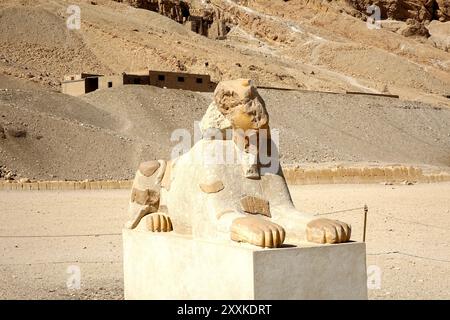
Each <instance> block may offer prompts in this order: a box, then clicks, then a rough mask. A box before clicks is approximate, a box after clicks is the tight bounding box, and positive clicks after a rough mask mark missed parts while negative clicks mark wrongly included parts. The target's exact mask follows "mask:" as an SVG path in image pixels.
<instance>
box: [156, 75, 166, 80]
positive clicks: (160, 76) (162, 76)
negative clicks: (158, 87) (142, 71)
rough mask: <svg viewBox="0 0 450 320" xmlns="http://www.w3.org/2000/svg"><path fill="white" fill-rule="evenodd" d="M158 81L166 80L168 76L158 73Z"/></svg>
mask: <svg viewBox="0 0 450 320" xmlns="http://www.w3.org/2000/svg"><path fill="white" fill-rule="evenodd" d="M158 81H166V76H165V75H163V74H159V75H158Z"/></svg>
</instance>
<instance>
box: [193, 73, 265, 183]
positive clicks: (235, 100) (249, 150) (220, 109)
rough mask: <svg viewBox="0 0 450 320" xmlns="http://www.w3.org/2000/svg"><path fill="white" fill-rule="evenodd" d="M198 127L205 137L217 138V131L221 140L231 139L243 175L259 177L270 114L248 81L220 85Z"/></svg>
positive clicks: (232, 81)
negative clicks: (235, 148) (237, 154)
mask: <svg viewBox="0 0 450 320" xmlns="http://www.w3.org/2000/svg"><path fill="white" fill-rule="evenodd" d="M200 126H201V130H202V133H203V136H204V138H207V139H208V138H210V137H211V136H214V138H217V136H218V134H217V133H218V132H219V136H220V137H221V138H222V139H232V140H233V141H234V143H235V145H236V147H238V149H239V150H240V151H241V152H242V153H241V155H242V162H241V164H242V168H243V171H244V175H245V176H246V177H248V178H255V179H256V178H259V167H260V161H259V160H260V154H261V151H262V150H261V147H262V146H263V144H264V152H265V153H268V154H270V129H269V114H268V113H267V110H266V106H265V103H264V100H263V99H262V98H261V96H260V95H259V93H258V91H257V89H256V87H255V85H254V84H253V82H252V81H251V80H249V79H238V80H230V81H222V82H220V83H219V84H218V86H217V88H216V90H215V91H214V101H213V103H212V104H211V105H210V106H209V108H208V110H207V111H206V114H205V116H204V117H203V119H202V122H201V125H200ZM211 133H212V134H211Z"/></svg>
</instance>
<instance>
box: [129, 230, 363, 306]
mask: <svg viewBox="0 0 450 320" xmlns="http://www.w3.org/2000/svg"><path fill="white" fill-rule="evenodd" d="M123 250H124V251H123V252H124V256H123V258H124V265H123V268H124V282H125V286H124V287H125V299H226V300H228V299H367V276H366V249H365V244H364V243H358V242H352V243H345V244H338V245H314V244H309V243H304V244H300V245H299V246H298V247H286V248H279V249H260V248H257V247H253V246H250V245H248V244H239V243H233V242H231V241H223V242H210V241H204V240H198V239H195V240H193V239H191V238H189V237H184V236H180V235H176V234H174V233H152V232H144V231H138V230H124V231H123Z"/></svg>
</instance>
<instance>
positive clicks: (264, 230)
mask: <svg viewBox="0 0 450 320" xmlns="http://www.w3.org/2000/svg"><path fill="white" fill-rule="evenodd" d="M200 127H201V130H202V134H203V136H202V139H201V140H200V141H198V142H197V143H195V145H194V146H193V147H192V148H191V149H190V150H189V151H188V152H186V153H184V154H182V155H180V156H178V157H176V158H174V159H172V160H170V161H164V160H158V161H149V162H144V163H142V164H140V166H139V169H138V170H137V172H136V176H135V179H134V182H133V187H132V192H131V199H130V203H129V210H128V213H129V215H130V220H128V221H127V223H126V228H129V229H134V228H137V227H139V228H144V229H145V230H148V231H150V232H171V231H173V232H176V233H179V234H186V235H191V236H192V237H196V238H203V239H211V240H214V239H228V240H230V239H231V240H232V241H237V242H245V243H249V244H251V245H255V246H259V247H266V248H277V247H280V246H282V245H283V243H299V242H302V241H310V242H315V243H342V242H347V241H349V240H350V235H351V227H350V225H348V224H346V223H344V222H340V221H337V220H330V219H317V218H316V217H314V216H313V215H311V214H308V213H303V212H300V211H298V210H297V209H296V208H295V206H294V204H293V202H292V199H291V195H290V193H289V189H288V187H287V184H286V180H285V178H284V176H283V173H282V169H281V166H280V165H279V158H278V147H277V144H276V143H274V139H273V136H272V134H271V131H270V126H269V115H268V113H267V111H266V107H265V103H264V101H263V99H262V98H261V96H260V95H259V94H258V91H257V89H256V87H255V86H254V85H253V83H252V81H251V80H247V79H238V80H232V81H223V82H221V83H219V84H218V86H217V88H216V90H215V92H214V101H213V102H212V103H211V105H210V106H209V107H208V110H207V111H206V113H205V115H204V117H203V119H202V121H201V123H200ZM263 153H264V154H263Z"/></svg>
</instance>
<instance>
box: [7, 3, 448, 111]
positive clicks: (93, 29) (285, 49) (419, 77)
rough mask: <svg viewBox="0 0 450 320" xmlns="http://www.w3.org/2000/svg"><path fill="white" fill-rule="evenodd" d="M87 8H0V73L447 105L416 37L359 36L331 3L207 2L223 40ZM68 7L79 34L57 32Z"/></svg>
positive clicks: (437, 65) (441, 72)
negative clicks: (169, 76) (235, 83)
mask: <svg viewBox="0 0 450 320" xmlns="http://www.w3.org/2000/svg"><path fill="white" fill-rule="evenodd" d="M197 2H198V1H197ZM95 3H96V5H92V4H91V1H87V0H74V1H64V0H52V1H44V0H37V1H30V0H22V1H19V0H4V1H2V2H1V3H0V47H1V48H2V50H1V51H0V72H1V71H3V72H5V73H7V74H11V75H13V76H16V77H22V78H28V79H31V80H32V81H36V82H38V83H43V84H46V85H49V86H51V87H53V88H55V89H58V82H59V81H60V80H61V79H62V78H63V76H64V75H65V74H69V73H79V72H81V71H89V72H98V73H105V74H113V73H116V74H119V73H121V72H123V71H134V70H143V69H147V68H151V69H162V70H171V71H180V70H183V71H189V72H198V73H208V74H210V75H212V77H213V79H214V80H216V81H219V80H222V79H229V78H237V77H250V78H253V79H255V80H256V81H257V83H258V84H260V85H273V86H284V87H293V88H302V89H309V90H331V91H338V92H342V91H345V90H351V91H366V92H381V91H388V92H390V93H393V94H399V95H400V96H401V97H402V98H405V99H409V100H419V101H427V102H432V103H435V104H441V105H447V106H448V105H449V104H450V103H449V101H448V99H447V98H445V97H444V96H443V95H448V94H450V93H449V90H450V89H449V88H450V54H449V53H448V52H445V51H444V50H441V49H439V48H436V47H434V45H433V43H432V42H430V41H428V40H427V39H426V38H423V37H422V38H414V37H413V38H407V37H404V36H402V35H400V34H397V33H395V32H393V31H392V30H391V29H390V28H388V27H386V28H383V29H380V30H371V29H368V28H367V26H366V23H365V22H364V21H362V20H361V19H360V18H356V17H353V16H352V15H350V14H347V13H346V11H345V10H343V9H340V8H339V6H337V4H336V3H335V2H332V3H331V4H327V3H324V2H322V1H287V2H285V1H281V0H279V1H278V0H275V1H263V0H257V1H247V3H248V4H247V6H244V5H243V4H239V3H238V1H231V0H214V1H211V3H212V4H214V5H216V6H218V7H220V8H221V10H222V12H223V14H224V15H226V16H227V17H228V18H227V19H228V20H229V21H232V24H231V25H230V26H229V27H230V32H229V34H228V36H227V38H226V39H225V40H212V39H209V38H206V37H203V36H200V35H198V34H196V33H193V32H191V31H189V30H188V29H187V28H185V27H184V26H183V25H181V24H179V23H177V22H175V21H173V20H170V19H169V18H167V17H165V16H162V15H159V14H158V13H155V12H151V11H147V10H143V9H136V8H133V7H130V6H128V5H126V4H125V3H118V2H115V1H110V0H99V1H95ZM71 4H77V5H79V6H80V8H81V30H75V31H71V30H68V29H67V27H66V25H65V21H66V19H67V17H68V16H69V14H68V13H67V12H66V10H67V7H68V6H69V5H71ZM338 4H339V3H338Z"/></svg>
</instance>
